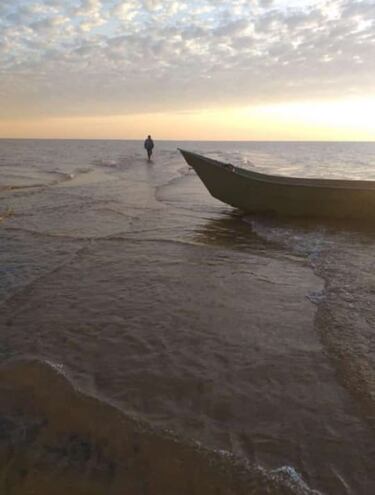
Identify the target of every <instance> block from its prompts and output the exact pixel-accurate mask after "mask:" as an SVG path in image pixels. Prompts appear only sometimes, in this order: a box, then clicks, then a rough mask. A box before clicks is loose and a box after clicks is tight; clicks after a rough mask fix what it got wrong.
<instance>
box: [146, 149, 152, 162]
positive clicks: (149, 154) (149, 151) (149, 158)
mask: <svg viewBox="0 0 375 495" xmlns="http://www.w3.org/2000/svg"><path fill="white" fill-rule="evenodd" d="M151 155H152V150H147V156H148V161H150V160H151Z"/></svg>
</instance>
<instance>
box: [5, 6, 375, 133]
mask: <svg viewBox="0 0 375 495" xmlns="http://www.w3.org/2000/svg"><path fill="white" fill-rule="evenodd" d="M374 115H375V0H329V1H326V0H298V1H297V0H290V1H287V0H231V1H230V0H189V1H188V0H179V1H176V0H0V136H1V135H2V136H4V137H7V136H15V137H22V136H24V137H26V136H39V137H43V136H44V135H45V136H47V137H51V136H56V137H65V136H69V137H124V138H126V137H129V138H133V137H142V136H143V134H144V133H145V132H146V133H148V132H151V131H152V132H153V134H155V135H160V137H163V138H182V137H184V136H185V137H187V138H201V139H205V138H220V139H225V138H226V137H227V138H228V139H235V138H238V139H267V138H270V139H277V138H280V139H309V138H311V139H315V138H319V139H324V138H327V139H331V138H338V139H351V138H353V139H375V122H374V121H375V119H374ZM146 127H147V130H145V128H146ZM150 128H151V129H150ZM184 132H185V134H184Z"/></svg>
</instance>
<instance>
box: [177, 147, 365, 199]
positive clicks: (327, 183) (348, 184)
mask: <svg viewBox="0 0 375 495" xmlns="http://www.w3.org/2000/svg"><path fill="white" fill-rule="evenodd" d="M178 150H179V151H180V152H181V153H182V155H183V156H184V157H185V154H186V155H191V156H193V157H195V158H196V159H198V160H200V161H203V162H205V161H206V162H208V163H210V164H213V165H216V166H218V167H220V168H223V169H224V170H226V171H227V172H229V173H236V174H237V175H240V176H242V177H244V178H247V179H249V180H254V181H258V182H264V183H268V184H275V185H283V186H296V187H308V188H311V187H312V188H324V189H348V190H358V191H375V181H371V180H369V181H366V180H359V179H329V178H327V179H320V178H316V177H311V178H304V177H289V176H282V175H272V174H265V173H262V172H256V171H255V170H247V169H244V168H241V167H238V166H236V165H233V164H231V163H226V162H221V161H219V160H215V159H214V158H209V157H206V156H203V155H200V154H198V153H194V152H192V151H186V150H182V149H181V148H178Z"/></svg>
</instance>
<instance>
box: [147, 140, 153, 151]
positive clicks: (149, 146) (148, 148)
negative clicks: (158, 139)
mask: <svg viewBox="0 0 375 495" xmlns="http://www.w3.org/2000/svg"><path fill="white" fill-rule="evenodd" d="M153 147H154V141H153V140H152V139H151V138H147V139H146V140H145V149H146V150H152V148H153Z"/></svg>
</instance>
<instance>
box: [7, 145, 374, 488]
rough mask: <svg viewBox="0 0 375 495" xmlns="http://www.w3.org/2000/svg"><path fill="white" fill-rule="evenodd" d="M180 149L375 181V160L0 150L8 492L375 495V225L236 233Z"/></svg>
mask: <svg viewBox="0 0 375 495" xmlns="http://www.w3.org/2000/svg"><path fill="white" fill-rule="evenodd" d="M177 147H181V148H185V149H188V150H191V151H196V152H200V153H203V154H206V155H207V156H211V157H213V158H217V159H220V160H223V161H227V162H232V163H233V164H235V165H240V166H243V167H245V168H251V169H254V170H257V171H261V172H269V173H278V174H282V175H293V176H300V177H335V178H352V179H357V178H360V179H373V180H375V143H303V142H299V143H271V142H270V143H265V142H264V143H261V142H259V143H256V142H246V143H245V142H242V143H234V142H233V143H231V142H183V143H180V142H179V143H176V142H167V141H164V142H158V141H156V148H155V151H154V155H153V160H152V162H150V163H148V162H147V160H146V159H145V158H146V157H145V152H144V150H143V148H142V142H139V141H138V142H137V141H79V140H77V141H68V140H67V141H64V140H61V141H57V140H45V141H44V140H1V141H0V151H1V153H0V198H1V202H0V237H1V242H0V277H1V278H0V308H1V310H0V329H1V332H0V359H1V369H0V391H1V399H0V486H1V492H2V493H7V494H31V493H35V494H36V493H37V494H38V495H44V494H51V493H54V495H58V494H60V493H66V492H67V491H68V490H69V491H70V493H71V494H72V495H75V494H77V495H78V494H80V495H83V494H87V495H89V494H90V495H91V494H97V493H98V494H99V493H100V494H103V493H106V494H122V493H129V494H134V495H138V493H139V494H155V495H158V494H159V493H160V494H168V493H170V494H173V493H179V494H180V493H181V494H182V493H186V494H188V493H189V494H193V493H196V494H205V495H206V494H209V493H212V494H219V493H222V494H226V493H233V494H237V493H238V494H240V493H241V494H242V493H254V494H258V493H259V494H261V493H271V494H278V493H285V494H289V493H290V494H293V493H301V494H307V493H316V492H319V493H326V494H337V495H338V494H356V495H357V494H358V495H370V494H372V493H375V474H374V472H375V471H374V464H375V462H374V461H375V442H374V438H375V436H374V427H375V423H374V418H375V368H374V364H375V354H374V351H375V339H374V332H375V309H374V308H375V304H374V302H375V301H374V300H375V258H374V252H375V251H374V249H375V226H374V225H371V224H369V223H366V222H363V223H358V222H357V223H347V222H327V221H326V222H319V221H314V222H312V221H308V220H294V221H291V220H287V219H277V218H276V219H275V218H274V219H270V218H262V217H261V216H249V215H247V216H246V215H243V214H242V213H241V212H239V211H236V210H234V209H233V208H230V207H229V206H226V205H224V204H222V203H220V202H218V201H217V200H215V199H214V198H211V197H210V195H209V193H208V192H207V191H206V189H205V188H204V186H203V185H202V183H201V182H200V181H199V179H198V178H197V176H196V175H195V173H194V171H193V170H191V169H190V168H189V167H188V165H187V164H186V163H185V162H184V160H183V158H182V156H181V155H180V153H179V152H178V151H177Z"/></svg>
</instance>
